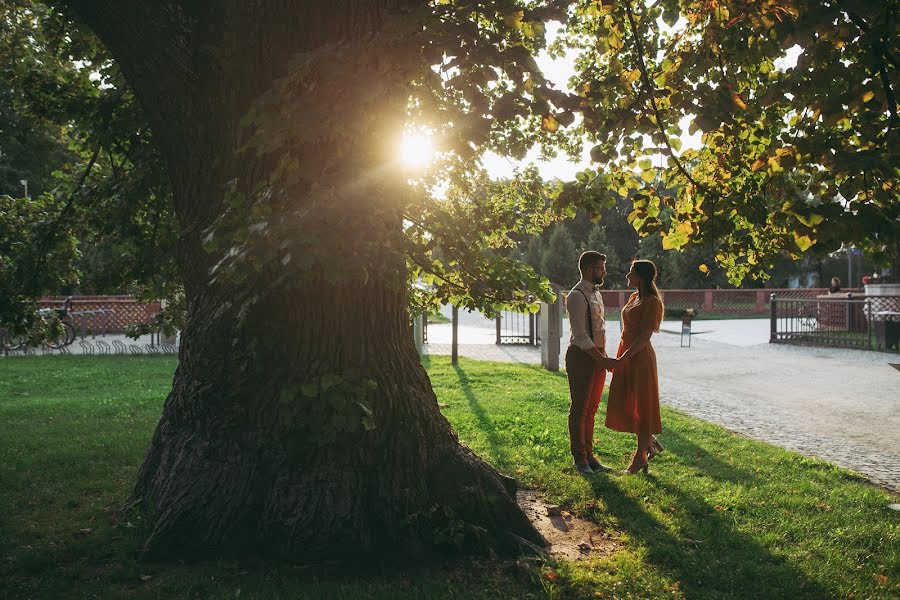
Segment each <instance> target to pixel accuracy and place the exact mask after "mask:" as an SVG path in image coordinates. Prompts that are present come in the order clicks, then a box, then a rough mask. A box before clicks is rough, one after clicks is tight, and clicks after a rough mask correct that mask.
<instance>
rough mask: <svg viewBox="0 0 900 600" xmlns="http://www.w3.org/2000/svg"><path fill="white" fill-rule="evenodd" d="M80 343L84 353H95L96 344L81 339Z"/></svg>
mask: <svg viewBox="0 0 900 600" xmlns="http://www.w3.org/2000/svg"><path fill="white" fill-rule="evenodd" d="M78 345H79V346H81V353H82V354H93V353H94V345H93V344H92V343H90V342H86V341H83V340H82V341H80V342H78Z"/></svg>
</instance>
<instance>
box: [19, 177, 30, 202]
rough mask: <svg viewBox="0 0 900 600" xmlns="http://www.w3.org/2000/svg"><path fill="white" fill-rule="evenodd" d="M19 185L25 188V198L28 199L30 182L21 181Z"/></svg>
mask: <svg viewBox="0 0 900 600" xmlns="http://www.w3.org/2000/svg"><path fill="white" fill-rule="evenodd" d="M19 183H21V184H22V185H23V186H24V187H25V197H26V198H27V197H28V180H27V179H20V180H19Z"/></svg>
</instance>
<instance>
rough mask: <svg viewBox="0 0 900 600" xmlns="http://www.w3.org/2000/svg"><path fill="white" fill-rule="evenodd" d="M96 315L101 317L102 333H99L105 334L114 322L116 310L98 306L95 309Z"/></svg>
mask: <svg viewBox="0 0 900 600" xmlns="http://www.w3.org/2000/svg"><path fill="white" fill-rule="evenodd" d="M97 315H98V316H100V317H102V319H101V321H102V322H103V333H101V334H100V335H106V331H107V330H108V329H111V328H112V326H113V325H115V323H116V311H114V310H113V309H111V308H100V309H98V310H97Z"/></svg>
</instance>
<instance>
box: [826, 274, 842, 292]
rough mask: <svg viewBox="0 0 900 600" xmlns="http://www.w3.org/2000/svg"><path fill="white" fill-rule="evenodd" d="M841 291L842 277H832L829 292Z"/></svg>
mask: <svg viewBox="0 0 900 600" xmlns="http://www.w3.org/2000/svg"><path fill="white" fill-rule="evenodd" d="M839 291H841V279H840V277H832V278H831V287H830V288H828V293H829V294H837V293H838V292H839Z"/></svg>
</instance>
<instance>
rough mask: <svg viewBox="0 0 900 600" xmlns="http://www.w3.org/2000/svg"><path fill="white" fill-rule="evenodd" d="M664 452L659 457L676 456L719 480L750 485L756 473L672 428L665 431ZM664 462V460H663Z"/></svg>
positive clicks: (685, 463)
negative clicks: (727, 459)
mask: <svg viewBox="0 0 900 600" xmlns="http://www.w3.org/2000/svg"><path fill="white" fill-rule="evenodd" d="M664 441H665V444H666V449H667V450H666V453H665V454H662V455H660V456H661V457H669V456H673V455H674V456H677V457H678V458H679V459H680V460H681V462H682V464H684V465H685V466H687V467H692V468H695V469H698V470H699V471H700V472H701V474H702V475H703V476H705V477H710V478H712V479H717V480H720V481H732V482H741V483H745V484H747V485H752V484H753V483H754V480H755V479H756V478H757V477H758V475H756V474H754V473H751V472H750V471H748V470H746V469H743V468H741V467H739V466H737V465H733V464H731V463H729V462H727V461H725V460H722V459H721V458H719V457H717V456H716V454H715V451H711V450H710V449H709V448H705V447H703V446H698V445H697V444H696V443H695V442H693V441H692V440H690V439H689V438H687V437H685V436H683V435H681V434H680V433H678V432H677V431H675V430H674V429H673V428H668V429H666V432H665V439H664ZM663 462H666V461H663Z"/></svg>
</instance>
